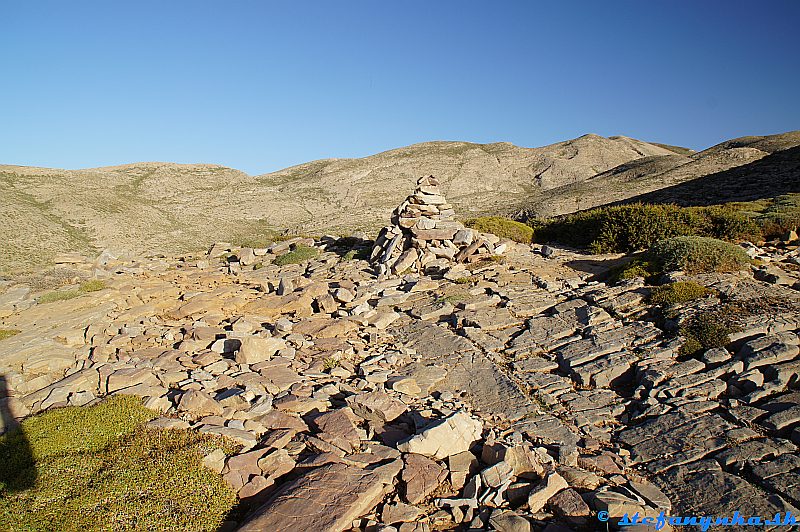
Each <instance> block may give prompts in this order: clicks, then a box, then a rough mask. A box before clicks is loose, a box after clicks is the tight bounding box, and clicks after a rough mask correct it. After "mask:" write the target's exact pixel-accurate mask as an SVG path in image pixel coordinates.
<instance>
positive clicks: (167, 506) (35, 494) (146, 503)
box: [0, 396, 236, 531]
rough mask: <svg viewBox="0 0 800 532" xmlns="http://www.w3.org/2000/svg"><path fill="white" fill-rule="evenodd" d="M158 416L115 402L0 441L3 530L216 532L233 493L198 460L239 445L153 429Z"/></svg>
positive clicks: (48, 419) (48, 418) (50, 415)
mask: <svg viewBox="0 0 800 532" xmlns="http://www.w3.org/2000/svg"><path fill="white" fill-rule="evenodd" d="M157 415H158V413H157V412H154V411H151V410H148V409H146V408H144V407H143V406H142V404H141V401H140V400H139V399H138V398H135V397H131V396H116V397H113V398H111V399H109V400H107V401H105V402H103V403H100V404H98V405H95V406H91V407H68V408H62V409H56V410H51V411H49V412H45V413H43V414H40V415H36V416H33V417H30V418H28V419H26V420H24V421H23V422H22V423H21V430H18V431H15V432H12V433H9V434H6V435H3V436H0V456H3V460H0V529H2V530H31V531H33V530H41V531H45V530H65V531H87V530H216V529H217V528H218V527H219V526H220V525H221V524H222V522H223V520H224V518H225V516H226V515H227V513H228V512H229V511H230V509H231V508H232V507H233V505H234V504H235V502H236V494H235V493H234V492H233V491H232V490H231V488H230V487H228V485H227V484H226V483H225V482H224V481H223V480H222V478H221V477H220V476H219V475H217V474H215V473H214V472H213V471H211V470H210V469H208V468H206V467H204V466H203V465H202V462H201V461H202V458H203V456H204V455H205V454H206V453H207V452H210V451H211V450H213V449H217V448H219V449H222V450H223V451H224V452H226V453H231V452H233V451H234V450H235V449H236V447H235V446H233V445H232V444H231V443H229V442H228V440H224V439H222V438H219V437H212V436H209V435H204V434H201V433H198V432H194V431H187V430H173V429H170V430H160V429H148V428H146V427H145V426H144V423H145V422H146V421H147V420H149V419H152V418H154V417H156V416H157Z"/></svg>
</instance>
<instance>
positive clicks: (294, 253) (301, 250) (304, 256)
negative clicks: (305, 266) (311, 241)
mask: <svg viewBox="0 0 800 532" xmlns="http://www.w3.org/2000/svg"><path fill="white" fill-rule="evenodd" d="M317 255H319V250H318V249H317V248H315V247H312V246H296V247H295V248H294V249H293V250H291V251H289V252H287V253H284V254H283V255H281V256H280V257H277V258H276V259H275V260H274V261H272V263H273V264H275V265H277V266H286V265H287V264H300V263H303V262H305V261H307V260H311V259H313V258H314V257H316V256H317Z"/></svg>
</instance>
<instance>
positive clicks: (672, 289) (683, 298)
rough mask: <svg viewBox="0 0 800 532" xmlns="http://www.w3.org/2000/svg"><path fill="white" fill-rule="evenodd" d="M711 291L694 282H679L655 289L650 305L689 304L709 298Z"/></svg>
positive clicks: (651, 295) (651, 294)
mask: <svg viewBox="0 0 800 532" xmlns="http://www.w3.org/2000/svg"><path fill="white" fill-rule="evenodd" d="M710 293H711V290H709V289H708V288H706V287H705V286H703V285H701V284H700V283H695V282H693V281H678V282H675V283H669V284H665V285H662V286H657V287H655V288H653V291H652V292H651V293H650V303H652V304H654V305H674V304H676V303H688V302H689V301H694V300H695V299H699V298H701V297H704V296H707V295H708V294H710Z"/></svg>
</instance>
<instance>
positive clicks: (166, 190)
mask: <svg viewBox="0 0 800 532" xmlns="http://www.w3.org/2000/svg"><path fill="white" fill-rule="evenodd" d="M797 145H800V132H789V133H784V134H779V135H771V136H766V137H755V136H751V137H740V138H738V139H731V140H728V141H725V142H723V143H720V144H718V145H716V146H712V147H710V148H708V149H706V150H703V151H700V152H693V153H691V154H689V155H686V154H684V155H682V154H680V153H678V152H676V151H675V148H676V147H675V146H667V145H657V144H653V143H648V142H644V141H641V140H637V139H634V138H630V137H625V136H614V137H608V138H607V137H602V136H600V135H596V134H591V133H590V134H586V135H583V136H580V137H577V138H575V139H570V140H566V141H562V142H557V143H553V144H549V145H547V146H542V147H538V148H525V147H520V146H516V145H514V144H512V143H509V142H497V143H489V144H478V143H471V142H465V141H430V142H423V143H417V144H413V145H410V146H403V147H399V148H395V149H392V150H386V151H384V152H381V153H377V154H374V155H370V156H367V157H362V158H355V159H347V158H338V159H331V158H329V159H320V160H317V161H310V162H307V163H302V164H299V165H295V166H291V167H288V168H284V169H281V170H278V171H275V172H269V173H265V174H259V175H249V174H247V173H245V172H242V171H239V170H236V169H234V168H229V167H225V166H221V165H216V164H211V163H194V164H192V163H189V164H186V163H169V162H158V161H149V162H142V163H128V164H123V165H115V166H107V167H97V168H90V169H81V170H62V169H54V168H42V167H28V166H19V165H0V185H2V190H3V192H2V195H3V199H4V201H3V202H2V205H0V217H2V218H3V219H4V220H7V223H5V224H3V226H2V228H0V256H2V257H3V258H2V259H0V262H1V263H0V270H5V271H19V270H25V269H28V268H30V267H32V266H37V265H43V264H46V263H48V261H51V260H52V258H53V257H54V256H55V255H56V254H57V253H61V252H66V251H78V252H83V253H87V254H91V253H96V252H98V250H101V249H105V248H109V249H111V250H112V251H114V252H119V253H124V252H131V253H134V254H157V253H176V252H185V251H191V250H196V249H199V248H203V247H206V246H207V245H208V244H209V243H210V242H211V241H213V240H233V241H247V242H251V243H253V245H255V244H257V243H258V242H259V241H260V240H264V239H265V238H266V237H268V236H271V235H273V234H275V233H276V232H281V231H285V230H288V231H290V232H298V233H303V232H315V233H321V232H339V233H347V232H352V231H353V230H357V229H363V230H368V231H374V230H376V229H378V228H379V227H380V226H382V225H383V224H385V223H386V222H387V221H388V219H389V214H390V213H391V211H392V209H394V207H395V206H397V205H398V204H399V203H400V202H401V201H402V200H403V199H404V198H405V197H406V195H408V194H409V193H410V191H411V190H412V189H413V187H414V182H415V181H416V179H417V178H418V177H419V176H421V175H429V174H433V175H436V176H437V177H438V178H439V180H440V182H441V183H442V189H443V191H444V193H445V194H446V195H447V198H448V200H449V201H450V202H451V203H452V204H453V205H454V207H455V210H456V213H457V215H458V216H459V217H460V218H461V219H465V218H469V217H472V216H476V215H481V214H502V215H513V214H515V213H520V212H526V213H529V214H534V215H536V216H552V215H558V214H565V213H568V212H574V211H576V210H582V209H585V208H590V207H594V206H597V205H602V204H606V203H612V202H617V201H624V200H627V199H628V198H631V197H636V196H640V195H642V194H647V193H650V192H653V191H654V190H658V189H661V188H668V187H671V186H675V185H678V184H680V183H683V182H686V181H691V180H692V179H696V178H698V177H701V176H704V175H709V174H713V173H718V172H720V171H726V170H728V169H730V168H735V167H739V166H742V165H746V164H748V163H751V162H753V161H756V160H758V159H761V158H763V157H765V156H767V155H768V154H769V153H770V152H773V151H780V150H781V149H786V148H790V147H794V146H797ZM665 146H666V147H665ZM677 148H678V149H679V151H684V150H687V149H684V148H680V147H677ZM684 153H687V152H685V151H684ZM740 178H741V177H740Z"/></svg>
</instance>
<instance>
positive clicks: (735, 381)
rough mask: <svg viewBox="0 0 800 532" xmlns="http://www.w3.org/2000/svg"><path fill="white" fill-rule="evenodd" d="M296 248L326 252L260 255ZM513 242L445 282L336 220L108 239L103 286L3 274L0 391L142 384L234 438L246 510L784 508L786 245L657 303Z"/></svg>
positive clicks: (418, 513)
mask: <svg viewBox="0 0 800 532" xmlns="http://www.w3.org/2000/svg"><path fill="white" fill-rule="evenodd" d="M346 244H347V246H350V247H352V246H353V245H354V241H353V239H348V240H347V242H346ZM371 244H372V243H371V242H366V241H365V242H356V246H357V247H358V246H360V247H359V249H355V251H359V250H360V251H364V250H366V249H370V248H371ZM300 245H313V246H315V247H316V248H317V250H318V251H319V255H318V256H316V257H314V258H312V259H309V260H307V261H305V262H302V263H299V264H287V265H284V266H279V265H276V264H274V263H273V260H274V259H275V258H276V257H277V256H281V255H283V254H285V253H286V252H287V251H289V250H290V249H291V248H292V246H300ZM508 246H509V249H508V250H507V253H506V257H507V261H506V263H503V264H499V263H495V262H486V263H482V262H477V263H471V264H470V263H468V264H458V265H451V266H450V268H454V267H456V266H459V267H461V268H464V271H461V272H460V273H459V276H462V277H459V282H456V281H455V280H454V279H450V278H449V277H448V275H447V274H446V275H445V276H439V275H437V276H435V277H434V276H427V275H419V274H414V275H406V276H404V277H402V278H400V277H390V278H386V279H378V278H377V276H375V275H374V273H372V272H371V270H370V265H369V263H368V262H366V261H365V260H361V259H359V258H352V256H350V257H348V253H347V251H354V250H353V249H346V248H345V243H343V242H342V241H339V240H336V239H334V238H324V239H320V240H310V239H299V238H298V239H293V240H289V241H286V242H281V243H279V244H274V245H272V246H269V247H267V248H263V249H247V248H245V249H242V248H237V247H234V246H231V245H230V244H222V243H221V244H219V245H217V246H214V248H212V249H213V250H212V252H211V253H209V254H208V255H205V256H199V257H181V258H153V259H138V260H136V261H132V260H131V261H122V260H117V261H108V262H106V263H105V265H104V266H103V267H102V270H103V271H104V272H105V273H106V274H107V280H106V284H107V286H106V288H103V289H102V290H99V291H97V292H91V293H87V294H83V295H80V296H78V297H74V298H72V299H69V300H64V301H55V302H50V303H45V302H43V301H37V292H36V290H33V289H32V287H30V286H29V287H27V288H26V287H24V286H21V285H12V284H9V285H7V286H5V287H4V289H5V291H4V292H3V293H2V294H0V310H2V312H0V329H5V330H15V331H19V333H17V334H15V335H12V336H9V337H7V338H5V339H2V340H0V374H2V377H3V379H4V380H5V382H6V385H7V392H6V393H5V396H4V397H0V402H2V406H3V407H4V408H5V409H6V410H7V411H8V412H10V414H11V416H12V417H14V418H23V417H25V416H27V415H29V414H34V413H37V412H40V411H42V410H46V409H50V408H57V407H61V406H67V405H72V406H80V405H85V404H89V403H91V402H93V401H96V400H101V399H102V398H104V397H107V396H109V395H115V394H128V395H135V396H138V397H141V398H142V401H143V402H144V404H146V405H147V406H148V407H150V408H153V409H156V410H159V411H160V412H162V413H163V415H162V416H161V417H158V418H156V419H154V420H153V421H152V422H150V426H151V427H152V428H157V429H168V428H184V429H190V430H196V431H199V432H203V433H207V434H215V435H221V436H225V437H227V438H229V439H231V440H233V441H235V442H237V443H239V444H240V445H241V447H242V448H241V450H240V451H239V452H238V453H237V454H234V455H232V456H226V455H225V453H222V452H216V451H215V452H212V453H209V454H208V455H207V456H206V457H205V459H204V460H203V463H204V464H205V465H206V466H207V467H209V469H211V470H212V471H214V472H215V473H216V474H220V475H222V478H223V479H224V480H225V482H227V483H228V485H229V486H230V487H231V489H233V490H234V491H236V493H237V494H238V496H239V498H240V500H241V501H242V502H241V508H240V510H241V511H240V512H239V513H236V514H232V515H235V516H236V519H237V522H235V523H234V522H231V523H228V525H229V528H235V527H237V526H239V527H242V530H279V529H280V530H282V529H296V530H332V531H343V530H352V529H357V530H364V529H366V530H382V531H384V532H391V531H398V532H412V531H422V530H436V529H439V530H442V529H444V530H490V529H494V530H524V531H532V530H564V529H565V528H563V527H566V529H568V530H582V529H585V530H592V529H597V528H598V525H597V524H598V521H597V517H596V514H597V512H600V511H606V512H609V515H610V516H611V517H612V519H611V521H610V522H609V525H608V526H609V527H610V528H611V529H616V528H615V527H616V524H615V521H616V519H618V518H619V517H621V516H622V515H623V514H624V513H629V515H633V514H634V513H636V512H639V515H640V516H648V517H654V516H657V515H658V514H659V513H660V512H662V511H664V512H666V513H667V514H670V512H672V514H673V515H717V516H723V515H731V514H732V513H733V511H736V510H738V511H740V512H741V513H742V514H743V515H761V516H774V515H775V513H776V512H778V511H781V512H786V511H791V512H792V513H793V514H794V515H798V509H797V508H798V506H800V495H798V491H797V485H798V478H800V461H799V460H798V458H797V456H798V447H797V446H798V444H799V443H800V394H799V393H798V391H797V382H798V378H799V377H800V348H798V346H800V334H799V333H800V292H798V290H797V289H796V288H792V287H793V286H794V287H797V286H800V284H798V281H800V271H798V269H797V268H796V265H797V261H798V260H799V259H798V256H800V248H798V247H797V246H796V244H792V245H783V244H782V245H780V246H771V247H767V248H756V247H755V246H750V247H749V250H750V253H751V255H752V256H754V257H756V258H758V259H759V260H760V262H761V263H763V264H768V265H769V266H770V267H771V268H774V269H776V270H780V272H782V273H781V274H780V275H776V276H774V277H770V278H769V280H768V281H762V280H759V279H760V278H764V277H763V276H761V275H756V274H755V271H756V269H754V270H753V271H745V272H740V273H735V274H707V275H700V276H693V277H687V276H684V275H682V274H678V273H673V274H671V277H672V280H693V281H695V282H698V283H702V284H703V285H705V286H707V287H709V288H710V289H712V290H711V293H710V294H709V295H708V296H705V297H702V298H699V299H697V300H694V301H690V302H687V303H681V304H677V305H674V306H672V307H670V308H669V309H667V310H668V313H665V314H664V315H659V313H660V312H661V311H662V310H664V309H660V308H658V307H655V306H654V305H651V304H650V303H649V302H648V294H649V292H650V290H651V287H649V286H647V285H646V284H645V282H644V279H641V278H640V279H634V280H629V281H626V282H624V283H622V284H619V285H616V286H610V285H606V284H603V283H599V282H590V281H589V280H588V279H587V278H588V277H589V276H590V275H591V274H590V273H589V272H583V271H578V270H572V269H570V268H569V267H568V266H566V265H567V264H573V263H574V262H575V261H579V260H584V261H585V260H586V258H587V257H586V256H585V255H578V254H576V253H573V252H571V251H569V250H567V249H559V250H558V252H557V253H556V254H554V255H553V258H550V259H546V258H544V257H543V256H542V253H541V250H540V249H535V250H534V249H531V247H530V246H524V245H520V244H513V243H512V244H509V245H508ZM359 255H360V254H359ZM362 256H363V255H362ZM70 268H71V269H73V270H74V271H77V272H83V273H84V274H86V275H88V274H90V273H91V272H93V271H96V270H97V265H96V264H95V263H93V262H92V263H87V264H80V263H71V266H70ZM71 271H72V270H71ZM726 306H727V307H730V309H731V310H732V315H733V317H734V318H735V319H736V320H737V322H736V325H737V328H736V331H737V332H732V333H731V334H730V336H729V338H728V340H729V341H724V342H722V343H723V344H724V345H720V346H718V347H715V348H713V349H703V350H700V351H698V352H695V353H681V352H680V351H679V348H680V346H681V344H682V339H681V338H680V336H676V332H677V331H680V330H681V325H682V324H685V323H686V320H691V319H693V317H694V316H697V315H698V314H701V313H703V312H709V311H710V310H712V309H720V308H725V307H726ZM9 421H10V420H9ZM12 424H13V423H9V425H12ZM3 428H4V429H5V428H7V427H3ZM179 494H180V492H179V487H177V486H176V496H179ZM232 519H233V518H232ZM603 528H605V525H603Z"/></svg>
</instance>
